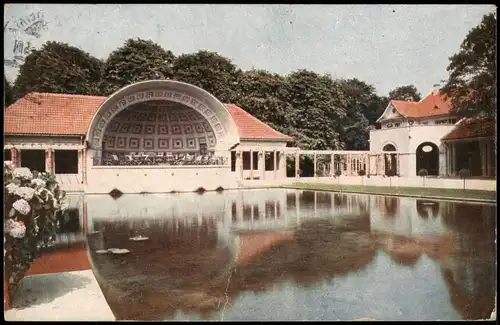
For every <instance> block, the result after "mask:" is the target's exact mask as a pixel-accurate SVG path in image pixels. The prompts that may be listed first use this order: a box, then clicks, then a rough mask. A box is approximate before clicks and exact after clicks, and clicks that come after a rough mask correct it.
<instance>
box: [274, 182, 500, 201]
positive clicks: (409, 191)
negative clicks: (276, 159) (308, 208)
mask: <svg viewBox="0 0 500 325" xmlns="http://www.w3.org/2000/svg"><path fill="white" fill-rule="evenodd" d="M279 187H282V188H295V189H303V190H322V191H332V192H346V193H363V194H377V195H392V196H409V197H421V198H434V199H449V200H460V201H476V202H491V203H493V202H496V197H497V193H496V191H483V190H462V189H451V188H422V187H388V186H362V185H338V184H321V183H318V184H316V183H293V184H290V185H283V186H279Z"/></svg>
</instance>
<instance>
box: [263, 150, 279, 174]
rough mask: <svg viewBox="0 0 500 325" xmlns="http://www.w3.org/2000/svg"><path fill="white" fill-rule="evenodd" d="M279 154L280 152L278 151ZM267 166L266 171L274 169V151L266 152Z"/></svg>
mask: <svg viewBox="0 0 500 325" xmlns="http://www.w3.org/2000/svg"><path fill="white" fill-rule="evenodd" d="M276 154H278V153H276ZM265 157H266V159H265V168H266V171H271V170H274V155H273V153H272V152H266V153H265Z"/></svg>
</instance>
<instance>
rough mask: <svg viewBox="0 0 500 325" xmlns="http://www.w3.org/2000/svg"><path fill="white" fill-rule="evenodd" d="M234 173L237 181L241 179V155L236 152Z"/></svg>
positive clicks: (239, 152)
mask: <svg viewBox="0 0 500 325" xmlns="http://www.w3.org/2000/svg"><path fill="white" fill-rule="evenodd" d="M235 172H236V175H237V178H238V179H243V153H242V152H241V151H236V162H235Z"/></svg>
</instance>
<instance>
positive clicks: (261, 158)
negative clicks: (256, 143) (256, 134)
mask: <svg viewBox="0 0 500 325" xmlns="http://www.w3.org/2000/svg"><path fill="white" fill-rule="evenodd" d="M257 156H258V162H257V165H258V167H259V175H260V179H264V178H265V177H266V176H265V175H266V164H265V163H266V152H265V151H259V153H258V155H257Z"/></svg>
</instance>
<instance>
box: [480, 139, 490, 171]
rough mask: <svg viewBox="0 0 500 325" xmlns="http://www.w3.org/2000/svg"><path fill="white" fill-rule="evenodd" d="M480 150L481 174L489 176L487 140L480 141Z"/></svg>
mask: <svg viewBox="0 0 500 325" xmlns="http://www.w3.org/2000/svg"><path fill="white" fill-rule="evenodd" d="M479 152H480V156H481V175H482V176H483V177H487V176H489V175H488V172H489V171H488V143H487V142H486V141H483V140H481V141H479Z"/></svg>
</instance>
